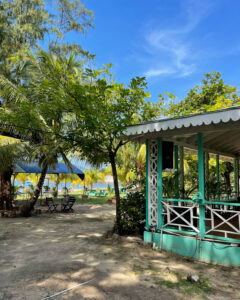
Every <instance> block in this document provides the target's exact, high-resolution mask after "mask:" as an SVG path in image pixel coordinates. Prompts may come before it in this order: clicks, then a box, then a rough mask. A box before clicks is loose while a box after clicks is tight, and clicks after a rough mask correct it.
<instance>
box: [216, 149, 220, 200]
mask: <svg viewBox="0 0 240 300" xmlns="http://www.w3.org/2000/svg"><path fill="white" fill-rule="evenodd" d="M216 173H217V174H216V176H217V201H218V202H219V201H220V172H219V154H217V155H216Z"/></svg>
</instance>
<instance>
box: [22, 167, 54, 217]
mask: <svg viewBox="0 0 240 300" xmlns="http://www.w3.org/2000/svg"><path fill="white" fill-rule="evenodd" d="M47 170H48V166H44V167H43V169H42V173H41V176H40V178H39V181H38V183H37V186H36V188H35V190H34V194H33V196H32V198H31V199H30V201H29V202H28V203H27V204H26V205H24V206H22V208H21V213H22V215H23V216H24V217H30V215H31V212H32V210H33V209H34V206H35V204H36V202H37V200H38V198H39V195H40V193H41V190H42V187H43V184H44V180H45V177H46V174H47Z"/></svg>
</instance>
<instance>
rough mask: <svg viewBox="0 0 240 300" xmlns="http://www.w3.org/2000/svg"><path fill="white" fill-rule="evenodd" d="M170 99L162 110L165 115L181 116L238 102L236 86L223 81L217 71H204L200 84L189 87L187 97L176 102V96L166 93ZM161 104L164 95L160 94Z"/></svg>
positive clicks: (239, 97) (239, 99)
mask: <svg viewBox="0 0 240 300" xmlns="http://www.w3.org/2000/svg"><path fill="white" fill-rule="evenodd" d="M167 96H168V98H169V99H170V101H169V103H168V105H167V106H165V107H164V109H163V112H164V114H165V115H167V116H181V115H189V114H194V113H200V112H205V111H214V110H218V109H222V108H227V107H230V106H234V105H239V104H240V96H239V94H238V90H237V88H236V87H233V86H230V85H229V84H226V83H224V81H223V79H222V78H221V74H220V73H219V72H212V73H206V74H205V78H204V79H202V85H201V86H198V85H197V86H195V87H194V88H192V89H190V91H189V92H188V94H187V97H186V98H184V99H183V100H181V101H180V102H178V103H176V102H175V99H176V97H175V96H174V95H172V94H167ZM160 100H161V101H162V104H166V103H164V96H163V95H160Z"/></svg>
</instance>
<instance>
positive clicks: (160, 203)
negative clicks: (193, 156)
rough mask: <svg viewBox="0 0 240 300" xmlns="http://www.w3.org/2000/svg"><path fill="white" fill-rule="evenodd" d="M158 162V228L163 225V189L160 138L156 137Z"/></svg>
mask: <svg viewBox="0 0 240 300" xmlns="http://www.w3.org/2000/svg"><path fill="white" fill-rule="evenodd" d="M157 141H158V142H157V144H158V162H157V170H158V181H157V187H158V226H157V228H158V229H161V228H162V225H163V217H162V199H163V194H162V193H163V190H162V138H158V140H157Z"/></svg>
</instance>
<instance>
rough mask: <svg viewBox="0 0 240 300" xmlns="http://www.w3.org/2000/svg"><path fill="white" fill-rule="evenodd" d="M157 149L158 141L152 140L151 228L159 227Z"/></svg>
mask: <svg viewBox="0 0 240 300" xmlns="http://www.w3.org/2000/svg"><path fill="white" fill-rule="evenodd" d="M157 148H158V147H157V140H150V141H149V151H148V153H149V157H148V214H149V216H148V217H149V225H150V226H157V224H158V188H157V181H158V172H157V160H158V149H157Z"/></svg>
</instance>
